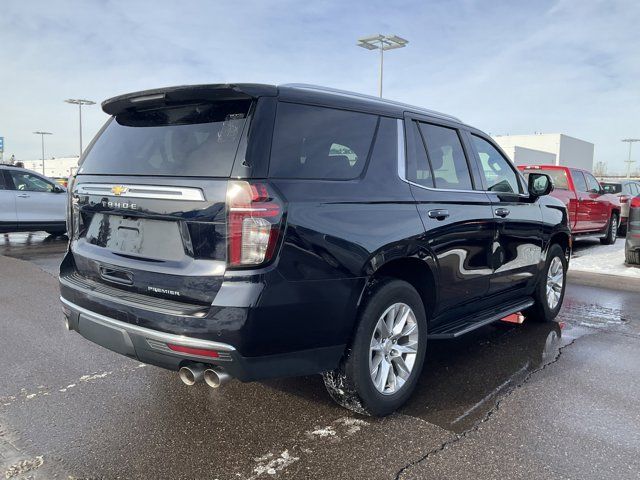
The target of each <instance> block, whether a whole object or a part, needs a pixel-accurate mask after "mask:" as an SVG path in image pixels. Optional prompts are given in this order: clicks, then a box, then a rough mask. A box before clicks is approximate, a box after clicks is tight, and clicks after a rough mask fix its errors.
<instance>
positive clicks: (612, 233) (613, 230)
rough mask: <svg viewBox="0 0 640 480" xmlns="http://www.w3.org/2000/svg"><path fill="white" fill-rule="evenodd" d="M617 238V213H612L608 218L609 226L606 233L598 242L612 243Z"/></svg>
mask: <svg viewBox="0 0 640 480" xmlns="http://www.w3.org/2000/svg"><path fill="white" fill-rule="evenodd" d="M616 238H618V214H617V213H612V214H611V219H610V220H609V226H608V227H607V234H606V235H605V236H604V237H602V238H601V239H600V243H601V244H603V245H613V244H614V243H616Z"/></svg>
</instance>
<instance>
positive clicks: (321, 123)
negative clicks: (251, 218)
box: [269, 103, 378, 180]
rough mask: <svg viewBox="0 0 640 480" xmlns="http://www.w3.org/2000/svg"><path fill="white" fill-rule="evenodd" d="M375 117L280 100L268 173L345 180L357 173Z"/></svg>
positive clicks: (293, 176)
mask: <svg viewBox="0 0 640 480" xmlns="http://www.w3.org/2000/svg"><path fill="white" fill-rule="evenodd" d="M377 122H378V117H377V116H376V115H369V114H366V113H358V112H350V111H346V110H337V109H333V108H325V107H313V106H309V105H296V104H291V103H280V104H279V105H278V113H277V116H276V124H275V130H274V133H273V145H272V147H271V163H270V166H269V175H270V176H271V177H278V178H306V179H328V180H349V179H353V178H356V177H358V176H360V174H361V173H362V171H363V170H364V166H365V164H366V162H367V157H368V156H369V150H370V149H371V142H372V141H373V135H374V133H375V130H376V125H377Z"/></svg>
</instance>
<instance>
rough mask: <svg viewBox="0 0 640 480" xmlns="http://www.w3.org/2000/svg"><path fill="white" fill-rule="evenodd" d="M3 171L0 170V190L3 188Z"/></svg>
mask: <svg viewBox="0 0 640 480" xmlns="http://www.w3.org/2000/svg"><path fill="white" fill-rule="evenodd" d="M4 189H5V187H4V172H3V171H2V170H0V190H4Z"/></svg>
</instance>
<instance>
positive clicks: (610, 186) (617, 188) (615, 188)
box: [600, 182, 622, 193]
mask: <svg viewBox="0 0 640 480" xmlns="http://www.w3.org/2000/svg"><path fill="white" fill-rule="evenodd" d="M600 185H602V188H603V189H604V191H605V193H620V192H622V184H621V183H603V182H600Z"/></svg>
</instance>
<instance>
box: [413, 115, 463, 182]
mask: <svg viewBox="0 0 640 480" xmlns="http://www.w3.org/2000/svg"><path fill="white" fill-rule="evenodd" d="M420 131H421V132H422V137H423V139H424V142H425V144H426V146H427V154H428V157H429V162H430V164H431V171H432V172H433V178H434V180H435V185H436V188H451V189H456V190H472V189H473V184H472V183H471V174H470V173H469V165H468V164H467V159H466V157H465V155H464V150H463V149H462V143H461V142H460V137H459V136H458V132H457V131H456V130H454V129H453V128H447V127H440V126H437V125H431V124H428V123H420Z"/></svg>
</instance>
